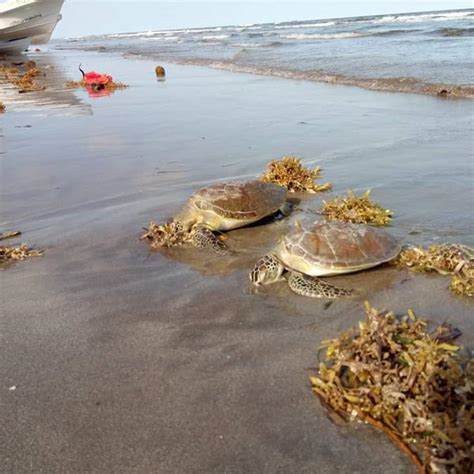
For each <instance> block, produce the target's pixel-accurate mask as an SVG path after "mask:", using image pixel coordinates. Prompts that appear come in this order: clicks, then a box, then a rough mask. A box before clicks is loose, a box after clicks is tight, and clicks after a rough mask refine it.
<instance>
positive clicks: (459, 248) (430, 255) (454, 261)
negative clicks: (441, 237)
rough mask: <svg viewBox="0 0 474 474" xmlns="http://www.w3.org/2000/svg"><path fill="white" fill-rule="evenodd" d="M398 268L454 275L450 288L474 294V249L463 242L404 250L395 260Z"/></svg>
mask: <svg viewBox="0 0 474 474" xmlns="http://www.w3.org/2000/svg"><path fill="white" fill-rule="evenodd" d="M393 264H394V265H396V266H397V267H398V268H404V269H408V270H411V271H414V272H438V273H441V274H442V275H452V280H451V286H450V290H451V291H453V292H454V293H457V294H459V295H463V296H471V297H472V296H474V249H471V248H470V247H468V246H466V245H461V244H442V245H431V246H430V247H428V248H426V249H424V248H423V247H412V248H408V249H405V250H403V251H402V252H401V253H400V255H399V256H398V257H397V258H396V259H395V260H394V261H393Z"/></svg>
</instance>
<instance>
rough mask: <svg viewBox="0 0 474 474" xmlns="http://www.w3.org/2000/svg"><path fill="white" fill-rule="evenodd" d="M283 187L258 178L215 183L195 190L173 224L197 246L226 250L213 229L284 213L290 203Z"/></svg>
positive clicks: (217, 229) (246, 223)
mask: <svg viewBox="0 0 474 474" xmlns="http://www.w3.org/2000/svg"><path fill="white" fill-rule="evenodd" d="M286 194H287V191H286V189H285V188H283V187H281V186H278V185H276V184H273V183H263V182H261V181H257V180H252V181H243V182H229V183H216V184H211V185H209V186H206V187H204V188H202V189H200V190H198V191H196V192H195V193H194V194H193V195H192V196H191V197H190V198H189V200H188V201H187V203H186V204H185V206H184V207H183V209H182V210H181V211H180V212H179V213H178V214H177V215H176V216H175V217H174V219H173V223H174V224H175V225H176V226H178V227H179V229H180V230H181V231H182V232H183V233H184V234H185V235H187V236H188V240H190V241H191V242H192V243H193V244H194V245H195V246H196V247H199V248H210V249H212V250H214V251H216V252H224V253H225V252H226V251H228V248H227V246H226V245H225V244H224V243H223V242H222V241H221V240H219V239H218V238H217V237H216V236H215V235H214V232H222V231H227V230H232V229H237V228H239V227H244V226H246V225H249V224H253V223H254V222H257V221H259V220H261V219H263V218H264V217H267V216H270V215H272V214H275V213H276V212H278V211H280V212H282V213H283V214H284V215H287V214H288V213H289V210H290V205H289V203H288V202H287V201H286Z"/></svg>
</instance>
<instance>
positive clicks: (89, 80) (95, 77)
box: [84, 71, 113, 86]
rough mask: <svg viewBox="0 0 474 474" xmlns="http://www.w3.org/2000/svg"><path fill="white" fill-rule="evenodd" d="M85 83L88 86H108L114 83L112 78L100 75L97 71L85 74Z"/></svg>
mask: <svg viewBox="0 0 474 474" xmlns="http://www.w3.org/2000/svg"><path fill="white" fill-rule="evenodd" d="M84 81H85V83H86V84H88V85H91V86H92V85H94V84H98V85H103V86H106V85H107V84H109V83H110V82H113V79H112V76H108V75H107V74H98V73H97V72H95V71H90V72H86V73H85V74H84Z"/></svg>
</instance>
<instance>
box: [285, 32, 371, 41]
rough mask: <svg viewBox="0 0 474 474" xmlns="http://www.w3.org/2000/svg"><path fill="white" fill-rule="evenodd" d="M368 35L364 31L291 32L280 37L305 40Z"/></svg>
mask: <svg viewBox="0 0 474 474" xmlns="http://www.w3.org/2000/svg"><path fill="white" fill-rule="evenodd" d="M363 36H369V35H368V34H364V33H354V32H353V31H350V32H347V33H293V34H290V35H282V38H285V39H290V40H306V39H322V40H330V39H345V38H361V37H363Z"/></svg>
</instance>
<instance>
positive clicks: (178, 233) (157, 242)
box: [141, 221, 189, 249]
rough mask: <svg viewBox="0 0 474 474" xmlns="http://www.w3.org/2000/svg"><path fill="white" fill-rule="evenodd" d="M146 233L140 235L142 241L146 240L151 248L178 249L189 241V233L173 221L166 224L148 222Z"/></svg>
mask: <svg viewBox="0 0 474 474" xmlns="http://www.w3.org/2000/svg"><path fill="white" fill-rule="evenodd" d="M145 230H146V233H145V234H143V235H142V237H141V239H142V240H147V241H148V242H149V244H150V246H151V247H152V248H155V249H156V248H160V247H179V246H181V245H184V244H185V243H186V242H188V241H189V232H186V231H184V230H183V227H182V226H181V225H180V224H179V223H178V222H175V221H172V222H167V223H166V224H157V223H155V222H150V225H149V226H148V229H145Z"/></svg>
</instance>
